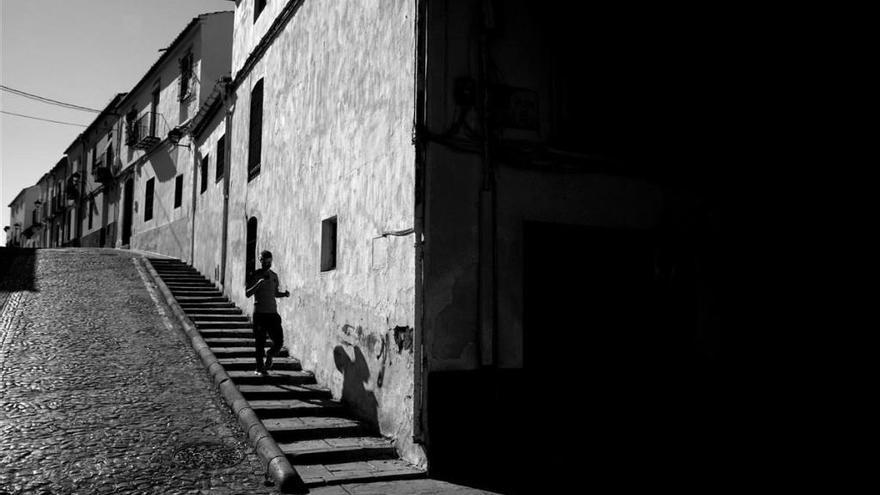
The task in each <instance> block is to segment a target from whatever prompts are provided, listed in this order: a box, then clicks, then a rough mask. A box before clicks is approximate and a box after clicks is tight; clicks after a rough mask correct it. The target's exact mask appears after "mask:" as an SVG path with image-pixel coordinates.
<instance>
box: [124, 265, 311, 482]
mask: <svg viewBox="0 0 880 495" xmlns="http://www.w3.org/2000/svg"><path fill="white" fill-rule="evenodd" d="M137 259H138V262H140V263H141V265H142V266H143V267H144V268H145V270H146V272H147V273H148V274H149V275H150V277H151V278H152V279H153V282H154V283H155V284H156V287H158V288H159V292H160V293H161V294H162V297H163V299H164V300H165V303H166V304H167V305H168V307H170V308H171V312H172V313H174V316H175V317H176V318H177V320H178V321H179V323H180V324H181V326H182V327H183V330H184V332H186V335H187V336H188V337H189V339H190V344H191V345H192V346H193V349H194V350H195V351H196V353H197V354H198V355H199V358H200V359H201V360H202V364H204V366H205V368H207V370H208V373H209V374H210V375H211V378H212V379H213V380H214V385H215V386H216V387H217V388H218V389H219V391H220V394H221V395H222V396H223V398H224V399H225V400H226V403H227V405H228V406H229V407H230V408H231V409H232V411H233V412H234V413H235V415H236V417H237V418H238V422H239V424H240V425H241V427H242V429H243V430H244V432H245V433H246V434H247V437H248V440H249V441H250V443H251V447H253V448H254V450H255V451H256V452H257V455H259V456H260V459H261V460H262V461H263V463H264V464H265V465H266V471H267V473H269V475H271V476H272V479H273V480H275V486H277V487H278V489H279V490H280V491H281V493H308V489H306V487H305V483H303V481H302V478H301V477H300V476H299V473H297V472H296V469H294V467H293V466H292V465H291V464H290V461H289V460H287V456H286V455H284V452H282V451H281V448H279V447H278V444H277V443H276V442H275V439H273V438H272V435H271V434H270V433H269V431H268V430H266V427H265V426H264V425H263V422H262V421H260V419H259V418H258V417H257V414H256V413H255V412H254V410H253V409H251V406H250V403H248V401H247V399H245V398H244V396H242V395H241V392H239V390H238V387H236V386H235V383H233V382H232V379H231V378H229V375H228V374H227V373H226V369H225V368H223V365H221V364H220V363H219V362H218V361H217V358H216V357H215V356H214V353H213V352H211V348H210V347H208V344H207V343H205V339H203V338H202V336H201V334H199V331H198V330H197V329H196V327H195V325H194V324H193V322H192V320H190V319H189V317H188V316H186V313H184V311H183V309H182V308H181V307H180V305H179V304H177V300H176V299H175V298H174V296H173V295H172V294H171V290H170V289H168V286H167V285H165V282H164V281H163V280H162V277H160V276H159V274H158V273H157V272H156V269H155V268H153V264H152V263H150V261H149V260H148V259H147V258H146V257H142V258H137Z"/></svg>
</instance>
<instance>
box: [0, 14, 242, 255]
mask: <svg viewBox="0 0 880 495" xmlns="http://www.w3.org/2000/svg"><path fill="white" fill-rule="evenodd" d="M234 9H235V2H233V1H230V0H0V84H2V85H3V86H6V87H7V88H12V89H15V90H18V91H24V92H26V93H31V94H34V95H38V96H41V97H45V98H49V99H52V100H57V101H61V102H65V103H72V104H74V105H79V106H83V107H89V108H94V109H98V110H101V109H103V108H104V107H105V106H106V105H107V103H109V102H110V100H111V99H112V98H113V96H114V95H116V94H117V93H124V92H127V91H128V90H130V89H131V88H132V87H133V86H134V85H135V84H136V83H137V82H138V81H139V80H140V79H141V77H143V76H144V74H146V72H147V70H148V69H149V68H150V66H152V65H153V62H155V61H156V60H157V59H158V58H159V56H160V55H161V52H159V50H160V49H162V48H165V47H167V46H168V45H169V44H170V43H171V41H173V40H174V38H175V37H176V36H177V35H178V34H179V33H180V32H181V31H182V30H183V28H184V27H186V25H187V24H188V23H189V21H190V20H191V19H192V18H193V17H196V16H197V15H199V14H203V13H206V12H216V11H220V10H234ZM0 110H3V112H10V113H17V114H21V115H27V116H30V117H38V118H41V119H48V120H54V121H58V122H65V123H72V124H81V126H75V125H66V124H58V123H50V122H44V121H39V120H34V119H30V118H25V117H19V116H13V115H9V114H8V113H0V200H2V203H0V208H2V215H0V225H3V226H5V225H8V224H9V207H8V205H9V203H10V202H11V201H12V200H13V199H15V196H16V195H17V194H18V193H19V192H20V191H21V190H22V189H24V188H25V187H29V186H32V185H34V184H36V182H37V181H38V180H39V178H40V177H41V176H42V175H43V174H44V173H46V172H48V171H49V169H50V168H52V166H54V165H55V164H56V163H57V162H58V160H59V159H61V157H62V156H63V155H64V150H65V149H67V147H68V146H69V145H70V144H71V143H72V142H73V140H74V139H76V137H77V136H78V135H79V133H80V132H82V131H83V130H85V126H86V125H88V124H90V123H91V122H92V120H94V119H95V118H96V117H97V114H96V113H90V112H84V111H79V110H71V109H67V108H62V107H60V106H56V105H49V104H45V103H41V102H38V101H34V100H32V99H28V98H25V97H23V96H19V95H16V94H14V93H12V92H9V91H4V90H0ZM5 242H6V240H5V236H0V243H5Z"/></svg>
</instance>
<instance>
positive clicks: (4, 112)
mask: <svg viewBox="0 0 880 495" xmlns="http://www.w3.org/2000/svg"><path fill="white" fill-rule="evenodd" d="M0 113H2V114H4V115H14V116H16V117H24V118H26V119H34V120H42V121H43V122H51V123H53V124H64V125H75V126H78V127H88V126H87V125H85V124H74V123H73V122H61V121H60V120H49V119H41V118H40V117H32V116H30V115H22V114H20V113H13V112H7V111H6V110H0Z"/></svg>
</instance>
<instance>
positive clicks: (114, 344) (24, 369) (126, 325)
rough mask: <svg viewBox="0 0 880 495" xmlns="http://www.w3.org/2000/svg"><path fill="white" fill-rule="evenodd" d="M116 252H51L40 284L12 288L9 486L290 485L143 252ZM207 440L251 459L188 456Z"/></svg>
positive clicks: (232, 489)
mask: <svg viewBox="0 0 880 495" xmlns="http://www.w3.org/2000/svg"><path fill="white" fill-rule="evenodd" d="M103 251H104V253H106V252H107V250H103ZM111 254H112V255H109V256H108V255H106V254H105V255H102V256H97V255H96V250H90V249H45V250H38V251H37V252H36V262H34V263H32V265H31V267H32V270H33V274H32V276H33V279H34V281H35V282H34V290H13V291H6V292H5V293H3V292H2V290H3V286H2V285H0V295H3V294H5V295H3V297H2V298H0V301H2V303H3V304H2V310H0V487H2V488H0V493H3V492H4V490H6V491H9V492H11V493H52V494H65V493H157V494H158V493H161V494H173V493H180V494H183V493H200V492H210V493H217V494H223V493H248V494H251V493H255V494H270V493H277V492H276V490H275V489H274V487H266V486H264V485H263V480H264V476H263V473H264V472H265V469H264V467H263V466H261V463H260V460H259V458H258V457H257V456H256V454H254V453H253V452H252V451H251V449H250V448H249V447H248V444H247V437H246V436H245V435H244V433H243V432H241V429H240V427H239V426H238V423H237V420H236V418H235V416H234V415H233V414H232V412H231V411H229V409H228V407H227V406H226V404H225V403H224V401H223V399H222V398H221V397H220V396H219V395H218V394H217V392H216V391H215V389H214V387H213V383H212V381H211V379H210V377H209V375H208V374H207V373H206V372H205V369H204V367H203V366H202V364H201V362H200V361H199V359H198V357H197V355H196V354H195V353H194V352H193V351H192V348H191V347H189V346H188V345H186V343H185V342H182V341H181V338H180V330H179V329H177V328H169V327H168V326H166V321H170V322H174V320H173V319H171V318H168V319H167V320H165V319H163V317H162V314H160V310H159V309H158V308H157V305H156V303H155V302H154V301H153V298H152V297H151V294H150V292H149V291H148V290H147V288H146V286H145V284H144V280H143V278H142V275H141V273H140V272H139V270H138V269H137V268H136V266H135V264H134V263H133V261H132V258H133V257H135V256H136V255H134V254H132V253H128V252H124V251H119V252H111ZM13 271H14V270H10V271H9V272H8V273H7V274H6V275H5V276H4V280H3V282H0V284H3V283H6V282H8V281H7V277H13V276H23V277H24V276H30V274H27V273H25V274H15V273H13ZM6 285H7V286H8V285H9V284H6ZM19 285H21V284H19ZM12 287H15V284H12ZM165 311H167V309H166V310H165ZM168 315H170V313H167V314H166V316H168ZM205 442H207V443H208V444H211V445H214V446H220V447H214V448H215V450H214V451H211V452H213V454H212V455H213V456H215V457H211V458H212V459H213V458H216V459H218V460H220V459H226V458H227V457H228V459H227V460H237V462H232V463H229V464H222V465H221V464H216V465H211V466H209V467H207V468H195V469H194V468H192V467H188V466H184V465H180V464H177V463H175V462H174V457H173V456H174V453H175V451H176V449H179V448H180V447H182V446H184V445H192V444H199V443H205ZM221 447H222V448H221ZM217 449H219V450H217ZM195 452H198V454H196V455H207V453H208V452H209V449H207V448H205V449H201V450H195ZM221 452H222V453H227V454H228V456H227V457H224V455H223V454H221Z"/></svg>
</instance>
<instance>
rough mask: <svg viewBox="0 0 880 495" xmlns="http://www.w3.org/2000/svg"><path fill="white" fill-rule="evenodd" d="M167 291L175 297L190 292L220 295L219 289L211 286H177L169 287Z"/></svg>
mask: <svg viewBox="0 0 880 495" xmlns="http://www.w3.org/2000/svg"><path fill="white" fill-rule="evenodd" d="M166 285H167V284H166ZM168 289H169V290H170V291H171V293H172V294H174V295H175V296H177V295H186V293H187V292H192V293H193V294H204V293H211V294H221V292H220V289H218V288H216V287H214V286H213V285H188V286H185V287H181V286H179V285H174V286H169V287H168Z"/></svg>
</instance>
